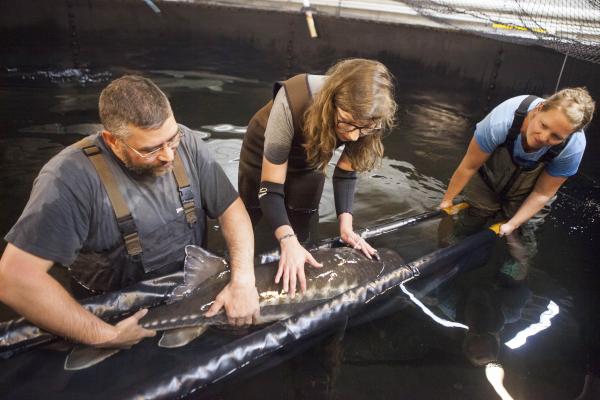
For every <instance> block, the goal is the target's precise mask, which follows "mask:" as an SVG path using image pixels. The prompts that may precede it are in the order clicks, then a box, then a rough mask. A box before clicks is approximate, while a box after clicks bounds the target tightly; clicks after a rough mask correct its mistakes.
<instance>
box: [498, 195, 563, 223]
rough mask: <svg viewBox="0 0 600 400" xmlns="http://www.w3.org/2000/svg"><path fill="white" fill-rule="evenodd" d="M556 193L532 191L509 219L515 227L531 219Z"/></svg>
mask: <svg viewBox="0 0 600 400" xmlns="http://www.w3.org/2000/svg"><path fill="white" fill-rule="evenodd" d="M553 195H554V194H552V195H548V194H544V193H538V192H535V191H534V192H531V193H530V194H529V196H527V198H526V199H525V201H524V202H523V204H522V205H521V207H519V209H518V210H517V212H516V213H515V215H514V216H513V217H512V218H511V219H510V220H509V221H508V223H509V224H510V225H512V226H513V227H514V228H515V229H516V228H518V227H519V226H521V225H523V224H524V223H525V222H527V221H529V219H531V217H533V216H534V215H535V214H537V213H538V212H539V211H540V210H541V209H542V208H543V207H544V205H546V203H548V202H549V201H550V199H551V198H552V196H553Z"/></svg>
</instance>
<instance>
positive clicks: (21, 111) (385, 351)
mask: <svg viewBox="0 0 600 400" xmlns="http://www.w3.org/2000/svg"><path fill="white" fill-rule="evenodd" d="M120 72H121V71H119V72H99V73H90V74H89V79H88V77H87V76H88V75H85V74H86V73H85V72H84V73H83V74H78V73H72V72H69V71H67V72H65V73H64V74H62V75H61V74H60V73H56V72H53V73H52V74H50V73H49V74H43V73H29V74H22V73H20V72H19V71H9V75H10V76H9V78H10V79H11V81H10V82H16V80H18V76H19V74H21V75H22V76H23V78H22V82H20V83H19V82H17V83H15V84H14V87H8V88H7V87H4V88H0V114H1V116H2V119H1V122H0V124H2V128H3V132H4V133H2V137H1V139H0V146H1V149H2V150H1V151H0V187H1V188H2V189H1V190H2V197H1V201H2V207H1V208H0V209H1V211H0V213H1V214H0V227H1V229H0V230H1V231H2V233H3V234H5V233H6V232H7V231H8V230H9V229H10V227H11V226H12V224H13V223H14V221H15V220H16V218H17V217H18V215H19V214H20V211H21V210H22V208H23V206H24V205H25V202H26V201H27V198H28V194H29V191H30V188H31V184H32V182H33V179H34V178H35V176H36V174H37V172H38V171H39V169H40V168H41V167H42V165H43V164H44V163H45V162H46V161H47V160H48V159H49V158H50V157H52V156H53V155H54V154H56V153H58V152H59V151H60V150H61V149H62V148H64V146H66V145H68V144H69V143H72V142H74V141H75V140H77V139H78V137H79V135H78V134H79V133H82V132H84V131H85V132H89V129H88V128H90V127H91V128H90V129H94V127H96V126H97V125H88V124H97V123H98V120H97V109H96V107H97V96H98V94H99V91H100V90H101V88H102V87H103V86H104V84H105V82H106V81H107V80H109V79H110V77H112V76H116V75H118V74H120ZM148 75H149V76H150V77H151V78H153V79H154V80H155V81H156V83H157V84H158V85H159V86H160V87H162V88H164V90H165V91H166V92H167V94H168V95H169V97H170V100H171V102H172V104H173V108H174V111H175V115H176V117H177V119H178V121H179V122H181V123H183V124H186V125H188V126H189V127H190V128H193V129H200V130H202V129H205V130H208V131H210V133H211V135H212V139H211V140H210V141H209V142H208V144H209V146H211V148H212V149H213V154H214V155H215V157H216V158H217V160H218V161H219V162H220V163H221V165H222V166H223V168H224V170H225V172H226V174H227V175H228V176H229V177H230V179H231V180H232V182H233V183H234V184H236V183H237V162H238V158H239V149H240V146H241V138H240V131H241V129H242V128H243V127H244V126H245V125H246V124H247V122H248V120H249V118H250V116H251V115H252V114H253V113H254V112H255V111H256V110H258V109H259V108H260V107H261V106H262V105H263V103H265V102H266V100H267V99H268V97H269V95H270V91H271V89H270V86H269V85H270V84H269V83H266V82H267V81H270V80H271V79H265V82H260V81H256V80H250V79H244V78H238V77H232V76H221V75H218V74H214V73H204V72H197V71H171V70H164V71H150V72H149V73H148ZM48 80H50V82H48ZM34 82H41V83H40V86H39V87H36V86H35V85H36V83H34ZM32 85H33V86H32ZM399 85H407V86H408V87H411V86H410V85H413V86H414V84H412V83H408V82H402V81H400V82H399ZM398 95H399V96H400V98H399V99H398V100H399V105H400V113H399V114H400V121H399V125H398V127H397V128H396V129H395V131H394V132H392V133H391V134H390V135H389V136H388V137H387V138H386V139H385V142H384V143H385V146H386V158H385V159H384V161H383V163H382V166H381V168H379V169H378V170H377V171H373V172H370V173H365V174H362V176H361V177H360V179H359V184H358V189H357V195H356V201H355V212H354V215H355V225H356V226H357V227H358V226H368V225H369V224H372V223H373V222H374V221H376V220H380V219H385V218H389V217H391V216H394V215H404V216H407V215H412V214H415V213H420V212H423V211H425V210H429V209H432V208H434V207H435V206H436V205H437V204H438V203H439V201H440V199H441V196H442V194H443V191H444V189H445V182H446V181H447V180H448V178H449V176H450V174H451V173H452V171H453V169H454V168H455V166H456V165H457V164H458V162H459V161H460V157H462V155H463V152H464V149H465V148H466V145H467V143H468V141H469V140H470V137H471V131H472V127H473V123H474V121H476V118H475V116H473V115H472V114H471V113H470V112H469V105H470V104H472V102H473V101H474V100H473V99H472V98H471V97H469V94H466V93H455V92H453V91H452V90H451V89H445V90H444V89H440V90H437V91H434V90H429V89H424V88H419V87H413V89H412V90H406V91H400V90H399V91H398ZM82 124H85V125H82ZM225 125H230V126H232V127H233V130H225V129H221V130H219V129H213V128H215V127H218V126H221V127H222V126H225ZM74 127H76V128H74ZM236 129H237V131H236ZM338 156H339V152H338V154H336V157H338ZM333 161H335V160H333ZM330 175H331V171H330V173H329V176H330ZM594 179H597V178H585V179H583V178H581V179H580V178H577V179H573V180H572V181H570V182H569V183H568V184H567V187H566V189H565V191H564V192H565V194H564V195H560V196H559V199H558V200H557V202H555V204H554V209H555V211H554V212H553V213H552V214H551V217H550V218H549V220H548V221H547V222H546V224H545V225H544V226H543V227H542V229H541V231H540V233H539V236H540V237H539V238H538V241H539V243H540V244H539V246H540V252H539V254H538V256H537V257H536V259H535V260H534V263H533V266H532V270H531V271H530V275H529V281H528V285H529V288H530V289H531V291H532V292H533V293H534V296H533V297H532V300H531V301H529V302H528V303H526V304H525V305H524V306H523V309H522V310H521V312H522V314H521V325H523V324H524V323H526V322H527V321H532V320H535V319H536V318H538V317H539V312H541V311H542V310H543V308H542V307H540V306H537V305H536V303H535V301H536V300H535V299H536V298H537V299H539V298H542V299H544V301H546V300H553V301H555V302H556V303H557V304H559V305H560V307H561V314H560V315H559V316H557V318H556V324H554V323H553V325H552V327H551V328H549V329H548V330H547V332H544V333H543V334H541V335H539V336H540V337H541V338H531V339H530V341H531V342H532V343H534V344H536V347H534V348H533V350H529V347H528V345H525V346H524V348H523V349H521V350H520V351H521V352H520V353H519V354H518V355H515V354H512V355H511V357H513V358H512V359H510V360H508V361H507V362H505V363H503V364H504V368H505V371H506V374H507V376H508V377H510V376H511V375H512V376H513V377H514V376H518V377H519V382H517V383H515V382H513V385H516V386H517V387H519V388H521V389H522V390H523V391H525V392H527V391H526V390H525V388H527V387H528V385H533V384H534V383H533V379H532V380H528V379H527V376H529V374H531V369H530V366H535V365H536V363H537V362H540V360H546V362H548V363H549V364H551V365H552V366H553V368H554V370H557V371H559V372H560V371H562V372H563V373H566V374H567V375H569V376H572V377H574V379H573V380H571V381H569V384H566V385H562V387H559V386H557V385H555V384H552V381H551V378H550V377H549V375H547V374H544V372H543V371H537V370H536V371H535V373H537V374H538V375H536V378H535V379H540V380H541V381H542V382H544V383H545V384H549V385H551V387H552V389H553V390H554V391H555V395H556V397H552V396H551V397H545V398H563V397H569V396H570V397H574V396H571V394H573V393H574V392H576V391H577V388H578V384H579V383H578V382H579V381H578V379H583V378H582V376H583V375H581V373H582V371H581V368H583V367H582V366H581V364H578V363H577V360H580V359H581V358H582V355H581V351H582V350H581V343H580V342H581V341H582V338H581V336H579V333H578V332H579V330H580V329H581V326H580V325H581V320H580V319H577V318H576V316H575V315H574V313H575V312H576V314H577V315H578V316H580V317H579V318H583V320H584V321H588V320H589V317H588V312H589V311H591V310H593V307H597V306H595V305H593V304H592V305H589V304H588V305H586V304H584V303H583V302H582V297H581V295H580V293H579V292H580V291H583V292H584V293H589V291H590V290H591V289H593V283H592V282H593V279H590V277H592V278H598V272H597V271H595V270H593V268H591V266H592V265H594V263H595V261H594V260H595V257H594V255H593V254H594V253H595V250H594V246H597V240H598V236H597V229H598V228H597V225H598V224H597V221H598V219H599V218H600V205H599V203H598V184H597V183H596V182H597V181H595V180H594ZM333 204H334V203H333V193H332V188H331V183H330V178H328V182H327V183H326V185H325V190H324V194H323V199H322V202H321V207H320V215H321V221H322V223H323V224H322V229H321V235H322V236H332V235H335V234H337V227H336V222H335V212H334V208H333ZM377 245H382V246H387V247H394V248H396V249H398V250H399V251H400V252H401V254H402V255H403V256H404V257H405V258H406V259H408V260H411V259H414V258H416V257H418V256H420V255H423V254H424V253H427V252H429V251H432V250H435V249H436V248H437V222H428V223H424V224H420V225H418V226H415V227H411V228H407V229H405V230H403V231H401V232H400V233H397V234H395V235H390V236H389V237H387V238H382V239H379V240H378V241H377ZM496 258H498V257H496ZM496 261H498V260H496ZM491 270H493V267H492V268H491ZM482 271H483V270H482ZM565 271H568V272H569V276H568V277H566V278H565V277H564V274H565ZM481 275H482V276H485V274H484V273H482V274H481ZM488 275H491V276H493V273H492V274H488ZM488 278H489V277H488ZM483 279H484V278H483V277H481V280H478V281H477V283H481V282H482V280H483ZM491 284H492V285H493V282H492V283H491ZM590 285H592V286H590ZM430 300H431V299H430ZM431 301H432V304H434V303H435V301H433V300H431ZM545 304H547V302H546V303H545ZM446 305H447V304H446ZM446 305H444V304H441V305H440V308H439V309H438V310H437V311H438V312H439V313H444V312H445V311H444V310H443V307H442V306H446ZM586 307H589V308H586ZM433 308H434V309H435V308H436V307H435V306H434V307H433ZM5 315H6V314H5ZM0 316H2V309H0ZM455 316H456V315H455ZM581 316H583V317H581ZM588 324H589V322H588ZM594 324H597V321H595V322H592V328H591V329H592V330H593V329H594V328H593V327H594V326H595V325H594ZM517 325H518V324H517ZM517 325H514V326H513V327H512V328H514V329H516V328H517V327H518V326H517ZM512 328H511V329H512ZM514 329H513V330H514ZM587 329H590V327H589V326H588V328H587ZM596 329H597V328H596ZM509 330H510V329H509ZM528 344H529V342H528ZM584 346H585V344H584ZM344 347H345V351H346V353H347V358H346V360H347V362H346V364H344V365H343V366H342V370H341V371H337V372H336V373H338V374H340V377H339V381H340V382H341V383H340V385H341V384H342V383H343V382H346V384H347V385H348V386H347V387H348V388H351V387H355V386H352V385H353V384H354V385H356V382H351V381H352V380H353V379H356V376H357V375H359V374H360V371H361V369H360V365H361V363H367V364H368V365H370V366H371V369H370V370H369V372H368V373H367V376H378V374H379V376H387V377H388V378H390V379H392V381H393V380H394V379H395V377H396V376H397V375H398V374H401V373H402V370H403V369H404V368H409V367H410V368H419V369H421V370H422V372H423V373H424V374H426V373H432V371H435V368H437V367H435V366H432V365H430V364H431V363H433V364H435V363H438V364H439V363H442V362H443V363H446V368H449V369H450V370H452V371H454V373H455V374H456V377H455V379H456V380H457V382H458V381H461V378H460V377H461V376H463V375H466V374H467V373H466V372H465V371H462V370H463V369H465V368H471V367H469V366H468V365H467V364H466V363H465V362H464V358H463V355H462V350H461V339H460V338H456V337H455V336H452V334H449V333H447V332H445V331H443V330H440V328H436V327H434V326H433V325H432V324H431V323H430V322H428V321H427V319H425V318H423V317H422V316H421V315H419V314H418V312H417V311H415V310H412V309H411V310H408V311H406V312H404V313H398V314H395V315H393V316H391V317H388V318H387V319H384V320H378V321H372V322H370V323H369V324H365V325H361V326H359V327H356V328H354V329H353V330H350V331H349V332H347V334H346V337H345V339H344ZM557 348H558V349H560V352H556V349H557ZM583 351H585V349H584V350H583ZM558 353H560V354H561V356H560V357H559V355H558ZM565 357H566V358H567V359H568V360H569V361H570V364H569V363H565V362H563V360H564V358H565ZM301 359H302V360H304V361H306V362H307V363H309V365H310V363H311V362H313V363H314V362H315V361H314V360H313V361H310V360H306V359H303V358H301ZM530 359H531V360H532V361H529V360H530ZM407 360H416V361H414V362H415V363H414V364H412V366H410V365H408V364H405V363H404V362H405V361H407ZM431 360H433V361H431ZM436 360H437V361H436ZM386 363H388V364H389V363H392V364H393V365H395V368H391V369H386V368H385V366H386V365H387V364H386ZM448 363H449V365H448ZM573 365H576V367H573ZM289 368H291V367H290V366H289V365H288V364H286V366H284V367H283V370H285V369H289ZM457 371H462V372H457ZM469 371H471V370H470V369H469ZM274 373H275V374H276V373H277V372H273V371H271V372H267V373H266V374H262V375H259V376H258V380H257V382H258V383H256V384H259V383H260V382H267V383H268V384H269V385H274V387H276V386H277V384H278V382H275V381H276V380H277V377H276V375H275V377H272V376H271V377H270V376H269V374H274ZM461 373H462V375H461ZM300 374H302V373H300ZM469 374H471V372H469ZM473 374H474V372H473ZM481 376H483V375H481ZM300 377H301V378H302V377H304V378H306V377H305V376H303V375H300ZM469 379H471V380H473V379H474V378H472V377H471V378H469ZM508 380H509V381H510V379H508ZM513 380H514V378H513ZM471 383H472V382H471ZM241 384H245V385H248V387H250V388H251V387H252V383H251V382H245V383H244V382H242V383H241ZM477 384H481V383H480V382H478V383H477ZM457 385H458V384H457ZM461 385H462V384H461ZM461 385H458V386H461ZM458 386H457V387H458ZM461 387H462V386H461ZM473 390H476V389H473ZM479 390H483V392H481V393H485V390H484V389H481V388H480V389H479ZM224 393H225V394H224V395H225V396H227V398H238V397H236V394H235V393H234V392H232V391H231V390H227V389H226V388H224ZM534 393H535V392H534ZM348 394H355V393H353V392H350V391H349V389H345V388H344V387H340V388H338V396H340V398H344V395H348ZM453 395H455V396H457V397H464V396H463V395H465V396H466V397H468V396H469V394H467V393H464V392H462V389H460V388H459V389H457V390H456V393H454V394H453ZM365 398H366V397H365Z"/></svg>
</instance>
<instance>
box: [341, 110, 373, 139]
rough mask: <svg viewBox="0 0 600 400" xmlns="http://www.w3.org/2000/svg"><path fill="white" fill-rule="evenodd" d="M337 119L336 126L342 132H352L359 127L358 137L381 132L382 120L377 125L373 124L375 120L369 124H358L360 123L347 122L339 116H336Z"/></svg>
mask: <svg viewBox="0 0 600 400" xmlns="http://www.w3.org/2000/svg"><path fill="white" fill-rule="evenodd" d="M335 119H336V123H335V124H336V126H337V129H338V130H339V131H340V132H341V133H350V132H353V131H355V130H357V129H358V137H359V138H361V137H365V136H369V135H373V134H375V133H379V132H380V131H381V129H382V127H381V122H380V123H378V124H377V125H375V126H373V123H374V122H375V121H373V123H372V124H371V125H369V126H358V125H354V124H353V123H350V122H347V121H341V120H340V119H339V117H338V116H337V114H336V116H335Z"/></svg>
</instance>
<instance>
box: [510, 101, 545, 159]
mask: <svg viewBox="0 0 600 400" xmlns="http://www.w3.org/2000/svg"><path fill="white" fill-rule="evenodd" d="M537 98H538V97H537V96H527V97H525V99H523V101H522V102H521V104H519V107H518V108H517V110H516V111H515V117H514V119H513V123H512V126H511V127H510V129H509V130H508V135H506V140H505V141H504V146H506V148H507V149H508V152H509V153H510V158H512V159H513V161H514V160H515V157H514V156H513V152H514V148H515V140H517V137H518V136H519V133H521V127H522V126H523V121H525V117H527V112H528V111H527V110H528V109H529V106H530V105H531V103H532V102H533V101H534V100H535V99H537Z"/></svg>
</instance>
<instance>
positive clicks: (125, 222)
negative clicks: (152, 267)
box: [75, 137, 142, 258]
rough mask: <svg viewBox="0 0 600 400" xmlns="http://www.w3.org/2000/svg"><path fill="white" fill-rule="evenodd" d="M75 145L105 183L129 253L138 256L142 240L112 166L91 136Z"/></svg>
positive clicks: (140, 252) (103, 183)
mask: <svg viewBox="0 0 600 400" xmlns="http://www.w3.org/2000/svg"><path fill="white" fill-rule="evenodd" d="M75 146H76V147H78V148H80V149H81V150H82V151H83V153H84V154H85V155H86V156H87V158H88V159H89V160H90V162H91V163H92V165H93V166H94V168H95V169H96V172H97V173H98V176H99V177H100V181H101V182H102V185H104V189H105V190H106V193H107V194H108V198H109V200H110V204H111V205H112V208H113V211H114V213H115V217H116V218H117V225H118V227H119V231H120V232H121V235H122V237H123V242H124V243H125V248H126V249H127V254H129V255H130V256H132V257H135V258H138V256H139V255H140V254H142V243H141V242H140V237H139V235H138V232H137V227H136V225H135V221H134V220H133V217H132V216H131V212H130V211H129V207H128V206H127V202H126V201H125V198H123V195H122V194H121V191H120V190H119V186H118V184H117V183H116V182H115V180H114V179H113V175H112V173H111V171H110V167H109V166H108V163H107V162H106V159H105V158H104V156H103V155H102V150H101V149H100V148H99V147H98V146H96V145H95V144H94V143H93V141H92V139H91V138H90V137H86V138H83V139H82V140H80V141H78V142H77V143H75Z"/></svg>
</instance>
